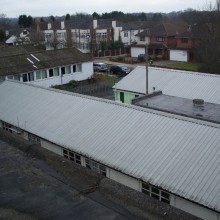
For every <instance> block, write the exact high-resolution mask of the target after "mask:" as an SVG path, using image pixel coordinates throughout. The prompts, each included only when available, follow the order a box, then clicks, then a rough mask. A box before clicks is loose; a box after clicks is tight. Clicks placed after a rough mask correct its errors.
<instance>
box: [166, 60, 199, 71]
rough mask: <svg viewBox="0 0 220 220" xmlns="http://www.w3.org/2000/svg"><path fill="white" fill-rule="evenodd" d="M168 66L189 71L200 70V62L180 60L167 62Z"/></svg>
mask: <svg viewBox="0 0 220 220" xmlns="http://www.w3.org/2000/svg"><path fill="white" fill-rule="evenodd" d="M166 67H170V68H173V69H181V70H188V71H198V68H199V64H198V63H184V62H178V63H172V64H167V65H166Z"/></svg>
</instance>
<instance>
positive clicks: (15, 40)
mask: <svg viewBox="0 0 220 220" xmlns="http://www.w3.org/2000/svg"><path fill="white" fill-rule="evenodd" d="M33 31H34V30H32V29H19V30H14V31H13V32H14V33H10V34H8V36H7V38H6V40H5V43H6V44H7V45H22V44H30V43H31V40H30V38H29V34H30V33H31V32H33Z"/></svg>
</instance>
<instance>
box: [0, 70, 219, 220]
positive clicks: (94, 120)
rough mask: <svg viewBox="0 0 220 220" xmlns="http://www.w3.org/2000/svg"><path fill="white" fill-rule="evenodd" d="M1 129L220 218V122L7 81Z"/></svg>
mask: <svg viewBox="0 0 220 220" xmlns="http://www.w3.org/2000/svg"><path fill="white" fill-rule="evenodd" d="M179 75H181V74H179ZM204 77H205V78H206V79H207V81H209V80H210V79H209V77H207V76H204ZM183 78H184V77H183ZM170 80H171V78H170ZM174 81H175V80H174ZM212 91H213V90H212ZM212 91H210V93H211V92H212ZM18 99H19V101H18ZM9 100H10V101H9ZM217 109H219V105H217ZM9 110H10V111H9ZM214 114H217V115H218V116H219V111H217V112H216V111H215V113H214ZM57 116H59V117H57ZM0 127H1V128H2V129H3V130H5V131H7V132H9V133H13V134H15V135H19V136H20V137H23V138H25V139H27V140H29V141H30V142H32V143H36V144H38V145H39V146H42V147H44V148H46V149H48V150H50V151H52V152H54V153H56V154H58V155H60V156H63V157H66V158H68V159H70V160H72V161H73V163H74V162H75V163H77V164H81V165H82V166H84V167H87V168H88V169H91V170H93V171H95V172H98V173H100V174H102V175H104V176H106V177H108V178H110V179H112V180H115V181H117V182H119V183H121V184H124V185H126V186H128V187H130V188H132V189H134V190H137V191H140V192H143V193H145V194H147V195H148V196H151V197H152V198H154V199H156V200H159V201H161V202H165V203H167V204H170V205H171V206H174V207H176V208H179V209H182V210H184V211H186V212H189V213H191V214H193V215H195V216H197V217H199V218H202V219H207V220H218V219H219V218H220V200H219V197H220V184H219V182H220V166H219V163H220V158H219V155H220V139H219V137H220V127H219V121H217V122H216V123H213V122H209V121H204V120H201V119H195V118H190V117H184V116H181V115H176V114H171V113H167V112H162V111H158V110H154V109H149V108H144V107H141V106H135V105H125V104H121V103H116V102H114V101H110V100H106V99H100V98H95V97H88V96H84V95H79V94H75V93H69V92H64V91H62V92H60V91H58V90H53V89H50V88H42V87H39V86H35V85H31V84H27V83H22V82H16V81H12V80H6V81H4V82H2V83H0Z"/></svg>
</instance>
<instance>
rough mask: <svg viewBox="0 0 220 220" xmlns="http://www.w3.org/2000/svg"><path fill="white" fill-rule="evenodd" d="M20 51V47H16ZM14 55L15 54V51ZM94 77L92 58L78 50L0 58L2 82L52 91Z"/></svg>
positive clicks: (29, 53)
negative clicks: (18, 83)
mask: <svg viewBox="0 0 220 220" xmlns="http://www.w3.org/2000/svg"><path fill="white" fill-rule="evenodd" d="M15 49H16V47H15ZM12 54H13V51H12ZM92 74H93V62H92V58H91V57H90V56H89V55H88V54H84V53H82V52H80V51H78V50H77V49H76V48H66V49H59V50H48V51H45V50H40V51H33V52H24V53H19V51H18V53H17V54H13V55H11V56H10V55H7V56H2V57H1V58H0V78H1V79H3V80H4V79H13V80H17V81H21V82H26V83H31V84H35V85H41V86H46V87H50V86H52V85H61V84H66V83H68V82H69V81H71V80H76V81H81V80H86V79H88V78H90V77H91V76H92Z"/></svg>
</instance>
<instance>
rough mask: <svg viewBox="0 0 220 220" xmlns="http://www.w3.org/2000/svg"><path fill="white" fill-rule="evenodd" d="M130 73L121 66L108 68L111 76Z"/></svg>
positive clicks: (126, 68)
mask: <svg viewBox="0 0 220 220" xmlns="http://www.w3.org/2000/svg"><path fill="white" fill-rule="evenodd" d="M130 71H131V70H130V69H129V68H128V67H127V66H125V65H123V64H119V65H113V66H111V67H110V73H111V74H117V75H122V76H125V75H127V74H128V73H130Z"/></svg>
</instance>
